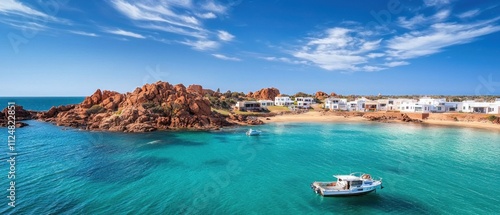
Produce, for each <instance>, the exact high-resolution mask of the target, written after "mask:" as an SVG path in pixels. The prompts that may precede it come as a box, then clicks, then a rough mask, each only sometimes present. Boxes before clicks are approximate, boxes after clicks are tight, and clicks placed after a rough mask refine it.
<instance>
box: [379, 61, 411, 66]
mask: <svg viewBox="0 0 500 215" xmlns="http://www.w3.org/2000/svg"><path fill="white" fill-rule="evenodd" d="M408 64H410V63H408V62H406V61H392V62H387V63H385V64H384V66H387V67H397V66H404V65H408Z"/></svg>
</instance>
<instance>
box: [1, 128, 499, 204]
mask: <svg viewBox="0 0 500 215" xmlns="http://www.w3.org/2000/svg"><path fill="white" fill-rule="evenodd" d="M28 123H29V124H30V126H28V127H25V128H20V129H17V130H16V137H17V145H16V146H17V151H18V153H19V155H18V156H17V158H16V159H17V163H16V171H17V172H16V173H17V174H16V177H17V178H16V185H17V188H16V197H17V201H16V203H17V206H16V207H15V208H10V207H8V206H7V203H8V199H7V198H5V197H3V198H1V199H0V204H1V205H2V206H0V214H11V213H15V214H49V213H50V214H493V213H497V212H498V211H500V204H499V203H500V202H499V200H498V195H499V194H500V187H499V186H496V184H497V182H496V181H497V180H498V179H500V169H499V168H498V167H499V166H500V159H499V155H500V132H496V131H488V130H479V129H468V128H447V127H431V126H422V125H412V124H409V125H402V124H384V123H329V124H326V123H325V124H321V123H318V124H308V123H302V124H296V123H289V124H268V125H264V126H259V127H258V129H259V130H262V131H263V133H262V135H261V136H257V137H248V136H246V135H245V134H244V132H245V131H246V128H243V127H237V128H228V129H224V130H222V131H214V132H154V133H144V134H129V133H107V132H87V131H78V130H74V129H64V128H62V127H57V126H54V125H51V124H48V123H43V122H38V121H28ZM6 136H7V130H6V129H5V128H0V139H1V140H5V141H4V143H0V144H1V145H0V159H1V161H0V162H1V164H2V165H1V167H0V174H3V175H4V176H1V177H0V188H2V190H4V191H3V195H8V193H7V191H5V190H6V189H7V188H8V183H9V180H8V179H7V177H6V176H7V173H8V168H9V166H8V163H7V162H5V161H6V159H7V155H6V153H7V143H6V138H5V137H6ZM354 171H361V172H367V173H370V174H372V175H373V176H376V177H382V178H384V179H383V180H384V186H385V188H384V189H383V190H379V191H378V192H377V193H371V194H368V195H365V196H360V197H348V198H325V197H321V196H318V195H316V194H315V193H314V192H312V190H311V189H310V188H309V184H310V183H311V182H312V181H316V180H331V179H333V177H332V175H333V174H339V173H349V172H354Z"/></svg>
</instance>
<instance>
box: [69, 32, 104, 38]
mask: <svg viewBox="0 0 500 215" xmlns="http://www.w3.org/2000/svg"><path fill="white" fill-rule="evenodd" d="M69 32H70V33H72V34H78V35H82V36H88V37H98V36H99V35H97V34H95V33H88V32H84V31H69Z"/></svg>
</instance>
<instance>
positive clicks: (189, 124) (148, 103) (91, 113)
mask: <svg viewBox="0 0 500 215" xmlns="http://www.w3.org/2000/svg"><path fill="white" fill-rule="evenodd" d="M205 93H207V91H205V90H204V89H203V87H201V86H200V85H190V86H189V87H187V88H186V87H185V86H184V85H182V84H177V85H175V86H174V85H171V84H169V83H167V82H156V83H153V84H146V85H144V86H142V87H140V88H136V89H135V90H134V91H133V92H129V93H125V94H121V93H118V92H114V91H107V90H104V91H101V90H99V89H98V90H97V91H96V92H95V93H94V94H92V95H91V96H89V97H86V98H85V100H84V101H83V102H82V103H81V104H77V105H66V106H59V107H52V108H51V109H50V110H48V111H46V112H40V113H37V115H36V117H34V118H37V119H39V120H43V121H46V122H52V123H55V124H57V125H59V126H68V127H74V128H80V129H85V130H103V131H118V132H149V131H155V130H172V129H193V130H212V129H219V128H221V127H223V126H230V125H233V124H234V123H232V122H229V121H228V120H227V119H226V116H223V115H221V114H219V113H217V112H214V111H212V110H211V105H210V101H209V100H208V99H207V98H206V97H204V94H205ZM242 120H243V119H242ZM245 120H246V119H245ZM254 123H255V122H254Z"/></svg>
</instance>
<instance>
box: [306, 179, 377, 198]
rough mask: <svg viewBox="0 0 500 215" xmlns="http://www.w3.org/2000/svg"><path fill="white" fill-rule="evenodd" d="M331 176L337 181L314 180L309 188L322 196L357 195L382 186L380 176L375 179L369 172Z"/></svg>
mask: <svg viewBox="0 0 500 215" xmlns="http://www.w3.org/2000/svg"><path fill="white" fill-rule="evenodd" d="M333 177H335V178H337V181H326V182H321V181H315V182H313V183H312V184H311V189H312V190H313V191H314V192H316V193H317V194H320V195H322V196H357V195H364V194H367V193H370V192H373V191H376V190H377V189H383V188H384V187H383V186H382V178H379V179H377V180H375V179H373V178H372V176H371V175H370V174H365V173H351V174H349V175H334V176H333Z"/></svg>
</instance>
